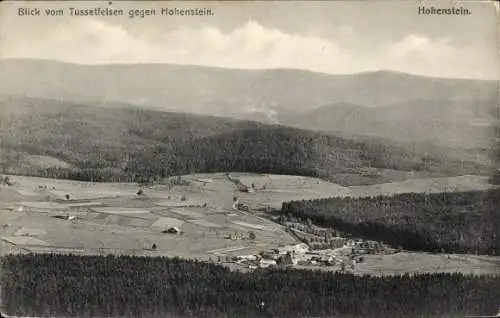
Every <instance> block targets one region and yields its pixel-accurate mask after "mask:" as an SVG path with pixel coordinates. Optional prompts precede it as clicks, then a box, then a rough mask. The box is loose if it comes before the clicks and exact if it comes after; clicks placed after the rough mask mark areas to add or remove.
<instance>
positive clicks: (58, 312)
mask: <svg viewBox="0 0 500 318" xmlns="http://www.w3.org/2000/svg"><path fill="white" fill-rule="evenodd" d="M2 273H3V276H2V305H3V310H4V311H5V312H6V313H8V314H15V315H38V316H41V315H51V316H80V317H95V316H115V317H120V316H121V317H139V316H140V317H179V316H182V317H306V316H323V317H324V316H328V317H384V318H385V317H416V316H418V317H431V316H432V317H458V316H460V315H465V314H485V313H494V312H496V310H497V306H498V299H500V288H499V287H500V278H499V277H492V276H464V275H462V274H419V275H414V276H409V275H404V276H391V277H389V276H387V277H371V276H354V275H350V274H338V273H332V272H322V271H303V270H293V269H268V270H256V271H254V272H250V273H241V272H238V271H230V270H229V269H227V268H224V267H222V266H219V265H215V264H209V263H205V262H200V261H192V260H182V259H178V258H163V257H162V258H160V257H158V258H145V257H131V256H119V257H117V256H107V257H104V256H74V255H53V254H52V255H51V254H40V255H37V254H27V255H15V256H14V255H8V256H5V257H4V259H3V262H2Z"/></svg>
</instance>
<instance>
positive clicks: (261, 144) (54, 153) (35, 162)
mask: <svg viewBox="0 0 500 318" xmlns="http://www.w3.org/2000/svg"><path fill="white" fill-rule="evenodd" d="M0 109H2V112H0V138H1V139H0V148H1V149H2V151H1V152H0V154H1V156H2V158H1V159H2V161H1V164H2V166H1V169H2V170H3V171H4V172H5V173H22V174H31V175H36V176H44V177H58V178H71V179H78V180H91V179H92V180H95V181H141V180H142V181H144V180H154V179H159V178H162V177H165V176H170V175H178V174H185V173H194V172H216V171H218V172H221V171H246V172H269V173H286V174H298V175H308V176H319V177H323V178H326V179H330V180H333V181H336V182H338V183H341V184H345V185H350V184H363V183H364V184H366V183H376V182H381V181H382V182H383V181H390V180H386V179H384V178H386V177H385V176H384V175H380V174H378V173H376V172H375V173H373V171H372V173H371V174H370V175H363V176H361V175H360V174H361V172H360V170H359V168H360V167H364V168H370V167H371V168H378V169H392V170H394V171H410V170H412V171H421V172H435V173H436V174H443V175H447V174H448V175H449V174H456V175H459V174H472V173H477V172H478V170H481V167H479V166H477V165H476V164H472V163H468V162H460V161H458V160H455V161H453V160H451V159H449V158H444V157H440V156H439V155H438V154H437V153H436V154H435V156H433V155H432V154H429V153H423V152H418V151H415V150H413V151H412V150H411V149H405V148H401V147H397V146H389V145H387V144H385V143H382V142H379V141H377V140H351V139H347V138H340V137H335V136H331V135H325V134H321V133H319V132H311V131H307V130H301V129H295V128H288V127H282V126H277V125H264V124H259V123H256V122H250V121H238V120H234V119H226V118H217V117H209V116H196V115H190V114H181V113H170V112H157V111H149V110H138V109H134V108H113V109H109V108H100V107H92V106H86V105H75V104H69V103H65V102H59V101H54V100H44V99H29V98H3V99H0ZM53 166H57V167H58V168H54V167H53ZM450 169H451V170H452V171H450Z"/></svg>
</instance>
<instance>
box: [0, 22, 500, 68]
mask: <svg viewBox="0 0 500 318" xmlns="http://www.w3.org/2000/svg"><path fill="white" fill-rule="evenodd" d="M318 34H319V33H317V34H314V33H313V32H309V33H307V34H294V33H285V32H283V31H281V30H279V29H274V28H269V27H265V26H263V25H261V24H259V23H257V22H255V21H248V22H246V23H245V24H242V25H240V26H239V27H238V28H235V29H233V30H232V31H230V32H222V31H221V30H220V29H218V28H217V27H215V26H210V25H205V26H200V27H197V28H196V27H188V26H185V25H180V26H179V27H178V28H176V29H173V30H170V31H166V32H165V33H164V34H160V35H159V36H156V37H153V36H148V37H146V36H139V35H135V34H134V35H133V34H131V33H129V32H128V31H127V30H126V29H125V28H124V27H122V26H120V25H115V24H110V23H106V22H104V21H102V20H97V19H93V18H88V19H87V18H81V19H73V20H70V21H69V22H68V23H66V24H64V25H63V24H60V25H59V26H58V27H56V28H54V29H53V30H52V32H50V34H48V35H47V36H46V37H40V38H37V39H31V40H30V41H26V40H25V39H24V40H23V39H22V37H21V38H17V37H16V35H14V34H13V33H12V35H11V33H8V32H2V34H1V35H2V37H5V38H6V40H5V41H4V45H3V46H2V50H1V54H2V56H3V57H26V58H46V59H57V60H63V61H68V62H75V63H82V64H96V63H110V62H114V63H148V62H149V63H151V62H156V63H158V62H161V63H180V64H199V65H211V66H220V67H233V68H250V69H253V68H278V67H286V68H299V69H308V70H313V71H319V72H326V73H354V72H362V71H369V70H377V69H393V70H398V71H403V72H410V73H417V74H424V75H431V76H444V77H477V78H492V77H493V78H495V76H496V74H495V73H493V71H492V68H491V66H489V67H488V66H487V63H482V64H480V65H484V67H483V68H481V67H480V66H478V63H477V61H478V60H480V61H483V62H484V61H488V60H491V62H492V63H497V61H496V60H495V59H494V52H484V51H485V50H484V49H482V50H481V49H479V48H474V47H471V48H468V49H465V50H464V49H458V48H457V46H454V45H453V43H452V42H451V41H450V39H448V38H441V39H431V38H429V37H427V36H426V35H423V34H409V35H407V36H406V37H404V38H403V39H400V40H399V41H395V42H380V43H379V44H378V45H373V42H370V43H366V42H367V41H366V38H365V37H364V36H363V35H360V34H356V32H355V31H354V30H353V29H352V28H351V27H349V26H339V27H337V29H336V31H335V32H333V33H332V34H331V35H329V36H327V35H325V34H321V35H318ZM492 53H493V54H492Z"/></svg>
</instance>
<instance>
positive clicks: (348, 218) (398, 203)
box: [281, 189, 500, 255]
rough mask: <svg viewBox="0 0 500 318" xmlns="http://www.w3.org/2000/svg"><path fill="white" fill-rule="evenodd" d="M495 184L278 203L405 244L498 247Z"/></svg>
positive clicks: (285, 209)
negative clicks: (476, 188)
mask: <svg viewBox="0 0 500 318" xmlns="http://www.w3.org/2000/svg"><path fill="white" fill-rule="evenodd" d="M499 206H500V189H495V190H489V191H470V192H458V193H437V194H423V193H407V194H399V195H394V196H378V197H368V198H350V197H347V198H328V199H316V200H310V201H305V200H304V201H293V202H286V203H283V206H282V210H281V213H283V214H290V215H293V216H295V217H300V218H303V219H307V218H309V219H311V220H312V221H313V222H316V223H318V224H321V225H323V226H327V227H334V228H336V229H338V230H340V231H344V232H348V233H351V234H352V235H355V236H361V237H364V238H367V239H373V240H379V241H384V242H386V243H389V244H393V245H395V246H396V247H398V246H401V247H403V248H405V249H409V250H420V251H429V252H439V251H443V250H444V251H446V252H455V253H476V252H478V253H482V254H492V253H493V254H495V255H499V253H500V241H499V239H500V227H499V226H500V215H499V214H498V207H499Z"/></svg>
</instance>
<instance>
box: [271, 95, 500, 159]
mask: <svg viewBox="0 0 500 318" xmlns="http://www.w3.org/2000/svg"><path fill="white" fill-rule="evenodd" d="M497 120H498V101H496V100H495V99H492V100H490V101H488V100H477V101H452V100H432V99H423V100H413V101H409V102H403V103H397V104H392V105H388V106H383V107H377V108H368V107H362V106H358V105H354V104H347V103H333V104H328V105H325V106H321V107H318V108H316V109H314V110H310V111H305V112H303V113H301V114H298V115H297V114H291V115H286V114H285V115H282V116H281V118H280V121H281V122H282V123H284V124H288V125H291V126H295V127H300V128H304V129H314V130H324V131H339V132H342V133H344V134H359V135H372V136H378V137H383V138H391V139H399V140H420V141H426V142H428V143H434V144H439V145H447V146H450V147H454V148H469V149H478V150H483V151H485V152H489V151H490V149H491V147H492V145H491V144H492V141H493V134H494V127H495V126H496V125H497Z"/></svg>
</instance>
